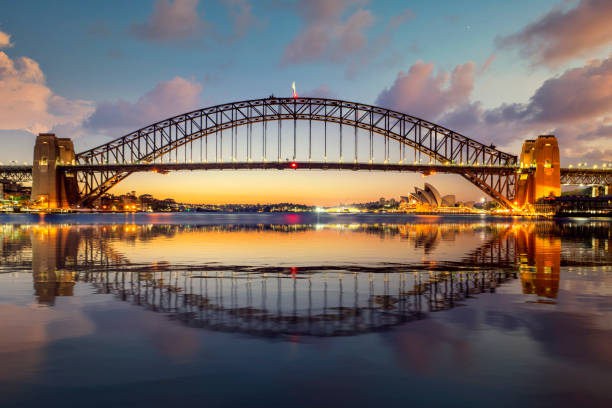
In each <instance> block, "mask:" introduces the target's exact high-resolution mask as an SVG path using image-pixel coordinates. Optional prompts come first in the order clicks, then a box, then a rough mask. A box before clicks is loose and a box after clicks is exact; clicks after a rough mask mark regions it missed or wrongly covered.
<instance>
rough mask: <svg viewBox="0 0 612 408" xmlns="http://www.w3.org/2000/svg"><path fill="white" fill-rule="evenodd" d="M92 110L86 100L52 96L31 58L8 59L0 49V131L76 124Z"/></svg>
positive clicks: (34, 130)
mask: <svg viewBox="0 0 612 408" xmlns="http://www.w3.org/2000/svg"><path fill="white" fill-rule="evenodd" d="M92 111H93V105H92V103H91V102H89V101H84V100H69V99H66V98H63V97H61V96H59V95H55V94H54V93H53V91H51V89H49V87H47V85H46V84H45V75H44V73H43V72H42V70H41V69H40V66H39V65H38V63H37V62H36V61H34V60H33V59H31V58H28V57H18V58H15V59H11V58H10V57H9V56H8V55H7V54H6V53H4V52H2V51H0V130H25V131H27V132H30V133H39V132H45V131H49V130H50V129H51V128H53V127H54V126H57V125H62V124H76V123H80V122H81V121H82V120H83V119H84V118H86V117H87V116H88V115H89V114H91V112H92Z"/></svg>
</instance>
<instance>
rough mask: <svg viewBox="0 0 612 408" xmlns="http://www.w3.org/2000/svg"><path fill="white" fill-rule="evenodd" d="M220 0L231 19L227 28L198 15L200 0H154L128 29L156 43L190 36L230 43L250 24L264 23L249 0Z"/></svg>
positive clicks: (259, 25)
mask: <svg viewBox="0 0 612 408" xmlns="http://www.w3.org/2000/svg"><path fill="white" fill-rule="evenodd" d="M222 3H223V5H224V6H225V8H226V9H227V13H228V18H229V20H230V21H231V23H232V27H231V30H229V32H227V31H222V30H219V29H218V27H217V26H215V24H214V23H213V22H210V21H207V20H206V19H204V18H203V17H200V16H199V15H198V4H199V0H157V1H156V2H155V4H154V5H153V12H152V13H151V14H150V15H149V16H148V18H147V19H146V20H145V21H144V22H142V23H136V24H133V25H132V27H131V32H132V34H134V35H135V36H136V37H138V38H140V39H143V40H146V41H152V42H157V43H177V42H181V41H189V40H191V41H193V40H199V41H202V42H203V43H205V42H206V41H207V40H208V41H222V42H230V43H231V42H234V41H237V40H240V39H242V38H243V37H244V36H245V35H246V34H247V32H248V31H249V29H250V28H251V27H254V26H255V27H261V26H263V23H261V22H260V21H258V20H257V18H256V17H255V15H254V14H253V6H252V4H251V2H250V0H223V1H222ZM205 34H207V37H205V36H204V35H205Z"/></svg>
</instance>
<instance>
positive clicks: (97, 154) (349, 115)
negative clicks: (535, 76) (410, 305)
mask: <svg viewBox="0 0 612 408" xmlns="http://www.w3.org/2000/svg"><path fill="white" fill-rule="evenodd" d="M283 121H294V127H293V130H294V144H293V148H294V159H295V146H296V141H295V137H296V136H295V123H296V122H297V121H309V122H310V123H312V122H313V121H317V122H324V123H325V124H326V125H327V123H335V124H338V125H339V129H340V132H342V127H343V126H349V127H352V128H354V129H355V139H357V131H358V130H359V129H361V130H362V131H366V132H368V133H369V134H370V146H369V149H370V163H371V162H372V140H373V139H372V137H373V135H374V134H377V135H380V136H383V137H384V138H385V143H387V141H392V140H393V141H396V142H398V145H399V146H404V148H405V147H409V148H412V149H414V150H415V151H417V152H419V154H424V155H425V156H427V157H429V158H430V160H431V162H432V163H435V164H441V165H455V164H456V165H459V164H466V165H470V166H469V167H466V168H465V169H464V170H462V171H461V172H459V171H457V173H459V174H461V175H462V176H463V177H464V178H466V179H467V180H468V181H470V182H471V183H473V184H474V185H476V186H477V187H478V188H480V189H481V190H482V191H484V192H485V193H487V194H488V195H490V196H491V197H493V198H494V199H495V200H497V201H498V202H500V203H501V204H502V205H504V206H505V207H508V208H510V207H512V199H513V196H514V188H515V182H516V174H515V171H514V168H515V166H516V163H517V157H516V156H514V155H511V154H508V153H505V152H502V151H500V150H498V149H496V148H495V147H494V146H492V145H491V146H487V145H484V144H482V143H480V142H478V141H476V140H473V139H470V138H468V137H466V136H464V135H461V134H459V133H457V132H454V131H452V130H450V129H447V128H445V127H442V126H439V125H437V124H435V123H432V122H429V121H426V120H423V119H420V118H417V117H414V116H411V115H407V114H405V113H401V112H397V111H393V110H390V109H385V108H381V107H377V106H372V105H367V104H361V103H356V102H349V101H343V100H337V99H326V98H277V97H273V96H271V97H269V98H263V99H252V100H246V101H241V102H233V103H228V104H221V105H216V106H211V107H207V108H203V109H198V110H195V111H192V112H188V113H184V114H181V115H176V116H173V117H171V118H168V119H165V120H162V121H160V122H157V123H154V124H151V125H148V126H145V127H143V128H141V129H138V130H136V131H134V132H131V133H129V134H127V135H125V136H122V137H119V138H117V139H115V140H112V141H110V142H108V143H105V144H103V145H100V146H97V147H95V148H92V149H89V150H87V151H84V152H82V153H79V154H77V155H76V162H77V165H81V166H90V167H89V170H83V169H82V170H80V171H78V172H76V175H77V176H78V178H79V184H80V194H81V199H80V200H81V201H80V203H79V204H81V205H88V204H90V203H91V202H92V201H93V200H94V199H95V198H97V197H98V196H100V195H101V194H103V193H105V192H106V191H108V190H109V189H110V188H112V187H113V186H114V185H115V184H117V183H118V182H120V181H121V180H123V179H125V178H126V177H128V176H129V175H130V174H131V173H132V171H131V170H130V169H129V168H127V167H126V168H125V169H121V168H118V167H116V166H115V167H113V168H109V167H108V166H107V165H109V164H111V163H114V164H119V165H121V164H125V165H127V164H148V163H154V162H155V161H156V160H158V159H161V158H163V157H164V156H167V155H169V154H170V153H171V152H173V151H175V150H177V149H179V148H187V146H188V145H189V144H193V142H194V141H196V140H199V139H202V138H206V137H209V136H211V135H213V134H217V133H218V132H223V131H225V130H229V129H236V128H238V127H241V126H250V125H252V124H256V123H262V124H263V129H264V132H266V126H267V124H268V123H270V122H278V123H279V132H280V127H281V123H282V122H283ZM340 140H341V143H342V135H341V136H340ZM232 143H233V141H232ZM355 143H357V141H356V142H355ZM341 146H342V145H341ZM386 146H387V145H386ZM232 147H233V144H232ZM279 149H280V147H279ZM309 149H311V146H310V145H309ZM340 149H342V148H340ZM387 149H388V148H387ZM400 149H401V147H400ZM310 159H311V158H310V157H309V160H310ZM249 160H251V159H250V158H249ZM355 161H357V157H355ZM96 166H98V168H96ZM475 166H482V168H483V169H484V168H485V167H489V168H490V167H491V166H493V167H496V168H505V169H506V170H508V171H501V172H491V171H479V170H478V168H477V167H475Z"/></svg>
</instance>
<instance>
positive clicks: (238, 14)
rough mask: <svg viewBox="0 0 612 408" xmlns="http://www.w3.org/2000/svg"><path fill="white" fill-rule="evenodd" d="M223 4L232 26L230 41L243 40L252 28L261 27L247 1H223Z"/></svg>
mask: <svg viewBox="0 0 612 408" xmlns="http://www.w3.org/2000/svg"><path fill="white" fill-rule="evenodd" d="M224 3H225V5H226V7H227V8H228V13H229V16H230V19H231V20H232V25H233V27H232V30H233V33H232V34H231V35H230V38H229V39H230V40H231V41H235V40H239V39H241V38H243V37H244V36H245V35H246V33H247V32H248V31H249V29H250V28H251V27H252V26H261V25H262V24H261V23H260V22H259V21H258V20H257V19H256V18H255V16H254V15H253V6H252V5H251V3H250V2H249V1H248V0H224Z"/></svg>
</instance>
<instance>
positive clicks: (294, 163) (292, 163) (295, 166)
mask: <svg viewBox="0 0 612 408" xmlns="http://www.w3.org/2000/svg"><path fill="white" fill-rule="evenodd" d="M290 166H291V168H292V169H297V167H298V164H297V163H296V162H291V164H290Z"/></svg>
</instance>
